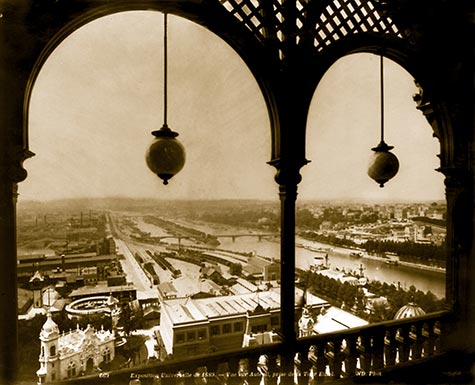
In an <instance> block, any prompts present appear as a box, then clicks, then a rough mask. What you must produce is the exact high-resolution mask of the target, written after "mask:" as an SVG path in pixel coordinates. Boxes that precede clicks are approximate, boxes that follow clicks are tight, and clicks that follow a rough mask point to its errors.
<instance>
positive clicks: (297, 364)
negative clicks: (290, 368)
mask: <svg viewBox="0 0 475 385" xmlns="http://www.w3.org/2000/svg"><path fill="white" fill-rule="evenodd" d="M301 378H302V355H301V354H300V352H297V353H295V356H294V379H293V380H294V385H300V379H301Z"/></svg>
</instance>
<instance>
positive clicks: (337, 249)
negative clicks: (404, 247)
mask: <svg viewBox="0 0 475 385" xmlns="http://www.w3.org/2000/svg"><path fill="white" fill-rule="evenodd" d="M306 241H308V242H312V244H315V243H317V244H320V245H322V248H321V251H326V250H328V248H329V247H330V248H331V251H332V253H337V254H339V255H342V256H345V257H349V258H354V259H366V260H372V261H377V262H382V263H387V264H390V262H389V261H392V260H390V259H388V258H385V257H379V256H377V255H370V254H368V253H367V252H364V251H359V250H355V249H348V248H344V247H341V246H334V245H330V244H325V243H322V242H316V241H310V240H306ZM297 247H303V248H305V249H307V250H309V247H311V246H310V245H304V244H299V245H297ZM310 250H311V249H310ZM317 250H318V249H317ZM317 250H315V251H317ZM391 266H394V267H397V266H405V267H409V268H412V269H419V270H425V271H430V272H434V273H440V274H445V268H442V267H436V266H429V265H424V264H420V263H413V262H407V261H401V260H398V261H397V263H391Z"/></svg>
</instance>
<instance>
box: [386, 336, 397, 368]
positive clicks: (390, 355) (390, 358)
mask: <svg viewBox="0 0 475 385" xmlns="http://www.w3.org/2000/svg"><path fill="white" fill-rule="evenodd" d="M394 334H395V332H394V331H393V330H386V334H385V336H384V367H391V366H394V365H395V364H396V354H397V346H396V341H395V338H394V337H395V336H394Z"/></svg>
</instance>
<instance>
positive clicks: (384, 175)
mask: <svg viewBox="0 0 475 385" xmlns="http://www.w3.org/2000/svg"><path fill="white" fill-rule="evenodd" d="M380 58H381V60H380V81H381V83H380V84H381V88H380V90H381V141H380V142H379V144H378V145H377V146H376V147H373V148H372V149H371V150H373V151H374V154H373V156H372V157H371V159H370V162H369V165H368V175H369V177H370V178H371V179H373V180H375V181H376V182H377V183H378V184H379V187H384V184H385V183H386V182H387V181H388V180H390V179H391V178H392V177H394V176H395V175H396V174H397V172H398V170H399V161H398V159H397V157H396V155H394V154H393V153H392V152H390V150H392V149H393V148H394V147H393V146H388V145H387V144H386V143H385V142H384V80H383V79H384V68H383V55H381V56H380Z"/></svg>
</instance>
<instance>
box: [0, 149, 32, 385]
mask: <svg viewBox="0 0 475 385" xmlns="http://www.w3.org/2000/svg"><path fill="white" fill-rule="evenodd" d="M2 147H3V148H5V147H6V151H5V152H4V156H3V159H2V160H1V162H2V165H1V166H0V245H1V247H0V296H1V300H0V368H1V370H0V379H3V380H4V381H6V382H7V383H8V381H12V380H13V379H14V378H15V377H16V372H17V353H18V340H17V303H18V300H17V285H16V275H17V273H16V266H17V253H16V200H17V187H18V186H17V183H18V182H20V181H22V180H24V179H25V178H26V171H25V170H24V169H23V168H22V162H23V160H24V159H26V158H28V157H30V156H32V155H33V154H32V153H31V152H29V151H23V150H22V149H21V150H19V149H14V150H12V148H11V147H8V144H7V143H5V142H2ZM0 382H1V381H0Z"/></svg>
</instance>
